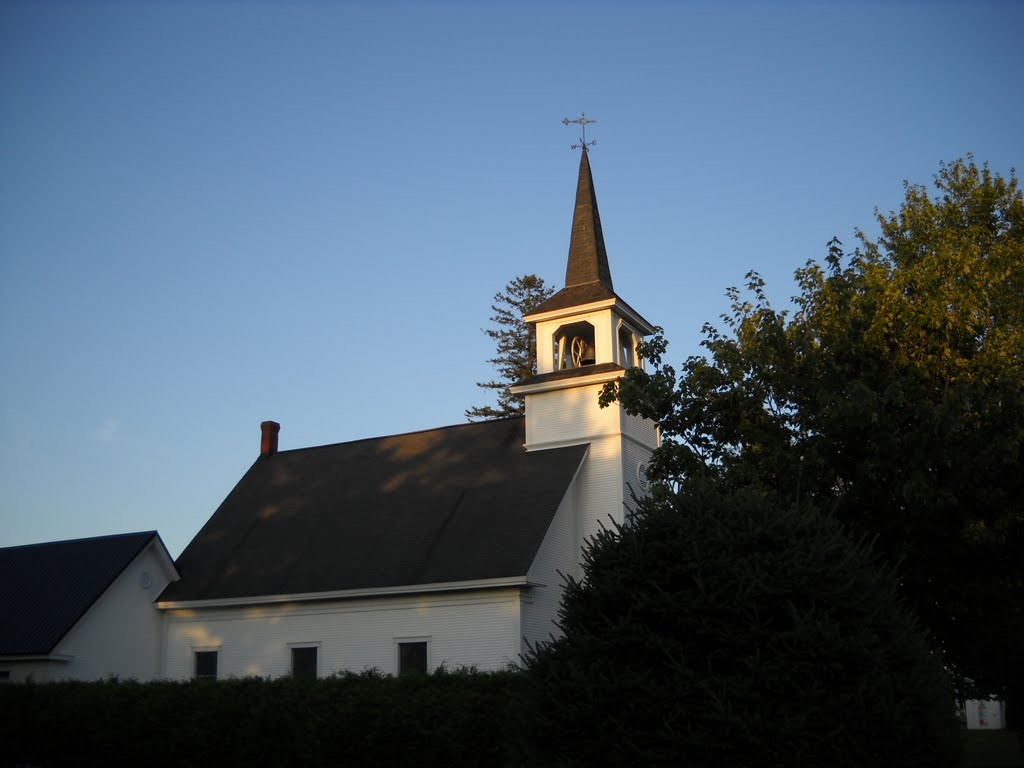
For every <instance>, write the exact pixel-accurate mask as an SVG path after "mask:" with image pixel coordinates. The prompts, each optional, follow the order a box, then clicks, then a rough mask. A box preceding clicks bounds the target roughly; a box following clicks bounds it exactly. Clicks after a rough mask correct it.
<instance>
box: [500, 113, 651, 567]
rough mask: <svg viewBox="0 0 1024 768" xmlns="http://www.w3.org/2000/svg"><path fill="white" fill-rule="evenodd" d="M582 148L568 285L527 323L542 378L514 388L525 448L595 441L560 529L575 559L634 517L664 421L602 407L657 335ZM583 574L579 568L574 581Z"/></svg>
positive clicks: (617, 406)
mask: <svg viewBox="0 0 1024 768" xmlns="http://www.w3.org/2000/svg"><path fill="white" fill-rule="evenodd" d="M564 122H566V123H570V122H571V123H577V122H578V123H580V124H581V125H584V126H585V125H586V124H587V123H589V122H593V121H592V120H587V119H586V118H583V117H581V118H580V119H579V120H568V119H566V120H565V121H564ZM580 146H582V148H583V155H582V157H580V170H579V180H578V181H577V184H576V207H575V209H574V210H573V215H572V234H571V236H570V239H569V261H568V264H567V265H566V269H565V287H563V288H562V290H560V291H558V293H556V294H555V295H554V296H552V297H551V298H549V299H548V300H547V301H545V302H544V303H543V304H541V305H540V306H539V307H537V308H536V309H534V310H533V311H532V312H530V313H529V314H528V315H526V316H525V317H524V318H523V319H524V320H525V321H526V322H528V323H530V324H532V325H533V326H534V328H535V329H536V338H537V373H536V374H535V375H534V376H531V377H530V378H528V379H527V380H525V381H521V382H519V383H518V384H515V385H514V386H512V387H511V388H510V389H511V392H512V393H513V394H515V395H522V396H523V398H524V399H525V409H526V443H525V446H524V447H525V448H526V450H527V451H544V450H547V449H549V448H558V447H561V446H566V445H575V444H579V443H587V444H589V448H588V449H587V454H586V457H585V458H584V460H583V464H582V465H581V466H580V470H579V475H578V476H577V479H576V482H575V486H574V489H573V492H572V493H568V494H566V498H565V501H564V502H563V503H564V504H565V505H566V510H567V511H568V512H569V515H570V519H568V520H567V521H566V522H565V523H564V525H563V527H561V528H559V531H560V534H559V535H560V536H561V537H562V538H560V539H559V541H560V542H562V545H565V546H567V548H572V549H574V550H575V554H576V555H578V553H580V552H582V551H583V550H584V549H585V547H586V546H587V543H588V542H589V541H590V540H591V539H592V537H593V536H596V535H597V534H598V533H599V532H600V531H601V529H602V526H604V525H606V524H607V521H608V520H609V519H610V520H613V521H614V522H616V523H619V524H621V523H623V522H624V521H625V520H626V519H628V516H629V515H630V514H632V512H631V510H633V508H634V499H635V498H636V496H637V495H638V494H639V495H642V494H643V493H645V492H646V490H647V488H646V479H645V478H646V474H645V472H646V466H647V463H648V461H649V460H650V457H651V452H652V451H653V450H654V448H656V447H657V445H658V427H657V425H656V424H654V423H653V422H651V421H648V420H646V419H643V418H641V417H639V416H635V415H631V414H629V413H626V411H625V410H624V409H623V407H622V404H621V403H613V404H611V405H610V406H609V407H605V408H602V407H601V404H600V395H601V392H602V390H603V389H604V386H605V385H606V384H608V383H609V382H614V381H617V380H619V379H621V378H622V377H623V376H624V375H625V374H626V371H627V370H628V369H630V368H634V367H637V366H643V360H641V359H640V357H639V355H638V354H637V344H638V342H639V341H640V340H642V339H643V338H644V337H645V336H649V335H650V334H652V333H654V332H655V328H654V326H653V325H651V323H649V322H648V321H647V320H645V319H644V318H643V316H642V315H641V314H640V313H639V312H637V311H636V310H635V309H633V308H632V307H631V306H629V304H627V303H626V302H625V301H623V300H622V299H621V298H620V297H619V296H618V295H617V294H616V293H615V291H614V290H613V289H612V272H611V269H610V268H609V266H608V254H607V252H606V251H605V245H604V233H603V232H602V231H601V217H600V215H599V214H598V212H597V195H596V194H595V193H594V179H593V176H592V175H591V172H590V155H589V153H588V151H587V146H588V142H587V141H586V138H585V137H584V138H582V139H581V140H580V144H577V145H576V148H580ZM552 525H554V524H552ZM581 574H582V565H578V567H577V570H576V573H575V574H574V575H575V576H576V577H577V578H579V577H580V575H581Z"/></svg>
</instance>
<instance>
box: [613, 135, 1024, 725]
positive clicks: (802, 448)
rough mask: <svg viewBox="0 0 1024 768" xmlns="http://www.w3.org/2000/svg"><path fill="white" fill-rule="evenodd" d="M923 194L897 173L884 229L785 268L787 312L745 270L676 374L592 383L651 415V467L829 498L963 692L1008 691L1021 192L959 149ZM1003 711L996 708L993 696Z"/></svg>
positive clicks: (1013, 648)
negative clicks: (932, 191) (790, 280)
mask: <svg viewBox="0 0 1024 768" xmlns="http://www.w3.org/2000/svg"><path fill="white" fill-rule="evenodd" d="M934 181H935V187H936V190H937V193H938V194H937V195H936V196H935V197H934V198H932V197H930V196H929V194H928V191H927V190H926V189H925V187H923V186H920V185H913V184H909V183H908V184H905V191H906V195H905V200H904V202H903V204H902V206H901V208H900V211H899V212H898V213H896V212H891V213H889V214H888V215H882V214H877V220H878V224H879V226H880V230H881V233H880V235H879V237H878V238H877V240H872V239H871V238H870V237H868V235H867V234H865V233H864V232H858V239H859V246H858V247H857V249H855V250H854V252H853V253H852V254H851V255H849V256H848V255H846V254H844V253H843V251H842V249H841V246H840V243H839V242H838V241H837V240H833V241H832V242H831V243H829V251H828V255H827V257H826V259H825V264H824V265H821V264H818V263H816V262H813V261H811V262H808V263H807V264H806V266H804V267H803V268H802V269H800V270H798V271H797V273H796V281H797V286H798V288H799V294H798V295H797V296H796V297H795V298H794V299H793V301H794V311H793V312H792V313H790V312H788V311H778V310H775V309H774V308H772V306H771V305H770V303H769V301H768V299H767V297H766V294H765V290H764V283H763V281H762V280H761V279H760V278H759V277H758V276H757V275H756V273H751V274H749V275H748V284H747V291H746V292H744V293H741V292H740V291H738V290H736V289H730V290H729V291H728V292H727V295H728V296H729V298H730V299H731V311H730V312H729V313H728V314H727V315H723V320H724V322H725V324H726V326H727V327H726V330H725V331H724V332H721V331H719V330H718V329H716V328H714V327H712V326H710V325H706V326H705V328H704V334H705V339H704V341H703V345H704V347H705V348H706V350H707V353H708V356H707V357H706V358H705V357H691V358H689V359H688V360H687V361H686V362H685V364H684V365H683V367H682V370H681V375H680V376H679V379H678V381H677V380H676V373H675V371H674V369H673V368H672V367H671V366H668V365H662V364H661V361H662V357H663V355H664V353H665V342H664V339H662V338H660V337H658V338H655V339H654V340H653V342H652V343H650V344H648V345H646V347H645V348H644V349H643V350H642V351H643V352H644V353H646V355H647V357H648V359H650V360H652V362H653V363H654V365H653V368H652V370H651V371H650V372H644V371H640V370H637V369H634V370H631V371H629V372H628V373H627V374H626V378H625V380H624V381H623V383H622V385H621V386H619V387H609V388H607V389H606V391H605V392H604V393H603V395H602V397H603V400H604V401H605V402H608V401H610V400H613V399H615V398H619V399H621V401H622V403H623V405H624V407H625V408H626V410H627V411H630V412H633V413H640V414H643V415H645V416H647V417H649V418H651V419H653V420H655V421H656V422H657V423H658V424H659V426H660V427H661V430H662V439H663V445H662V447H661V448H660V449H659V450H658V451H657V452H656V456H655V459H654V462H653V465H652V468H651V472H650V474H651V476H652V478H654V479H660V480H661V481H663V482H667V483H668V484H669V485H670V486H679V485H680V484H682V485H685V484H686V483H687V482H689V481H691V480H692V479H694V478H698V477H712V478H715V479H717V480H718V481H720V482H724V483H726V484H728V485H730V486H733V487H742V486H755V487H759V488H762V489H765V490H766V491H768V492H771V493H772V494H774V495H775V496H776V497H777V498H778V499H780V500H784V501H786V502H787V503H789V504H793V505H797V504H799V505H801V506H803V505H804V504H808V503H814V504H816V505H818V506H819V507H821V508H825V509H834V510H835V513H836V515H837V516H838V517H839V518H840V519H841V520H842V521H843V522H844V523H845V524H846V525H848V526H849V527H850V529H851V530H852V531H854V532H855V533H857V534H863V535H870V536H873V537H876V539H877V545H878V547H879V548H880V551H881V552H882V553H884V555H885V556H886V557H887V559H888V561H889V562H891V563H899V574H900V575H899V579H900V583H901V588H902V590H903V593H904V594H905V595H906V597H907V598H908V600H909V601H910V604H911V605H912V606H913V608H914V610H915V611H916V612H917V614H918V615H919V616H920V617H921V619H922V620H923V621H924V623H925V625H926V626H927V628H928V629H929V630H930V632H931V633H932V636H933V642H934V643H935V647H936V648H937V649H938V650H940V651H941V652H942V653H943V654H944V657H945V659H946V661H947V663H948V664H950V665H951V667H952V668H953V669H955V670H956V672H958V673H959V674H960V675H962V676H963V678H964V679H963V680H962V681H961V682H962V684H963V685H964V686H965V689H964V690H967V689H968V688H969V687H970V686H969V683H971V682H973V683H974V692H976V693H992V692H995V693H999V694H1002V695H1007V696H1009V697H1011V698H1014V699H1016V697H1017V696H1020V695H1021V694H1024V679H1022V676H1024V453H1022V449H1021V446H1022V443H1024V201H1022V197H1021V192H1020V190H1019V188H1018V182H1017V179H1016V177H1015V175H1014V174H1013V172H1012V171H1011V175H1010V178H1009V179H1004V178H1001V177H1000V176H998V175H993V174H992V173H991V172H990V171H989V169H988V166H987V165H983V166H981V167H979V166H978V165H977V164H976V163H975V162H974V159H973V158H972V157H971V156H969V155H968V156H967V158H966V159H960V160H956V161H954V162H952V163H948V164H942V165H941V167H940V171H939V173H938V174H937V175H936V176H935V179H934ZM1009 709H1010V710H1012V709H1013V704H1012V703H1011V706H1010V708H1009Z"/></svg>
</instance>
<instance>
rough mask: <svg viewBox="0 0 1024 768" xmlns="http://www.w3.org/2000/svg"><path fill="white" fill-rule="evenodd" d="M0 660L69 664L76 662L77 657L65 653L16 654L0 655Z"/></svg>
mask: <svg viewBox="0 0 1024 768" xmlns="http://www.w3.org/2000/svg"><path fill="white" fill-rule="evenodd" d="M0 659H2V660H3V661H4V662H11V661H53V662H56V663H58V664H67V663H68V662H70V661H74V659H75V657H74V656H69V655H67V654H64V653H14V654H10V655H0Z"/></svg>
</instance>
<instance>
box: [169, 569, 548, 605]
mask: <svg viewBox="0 0 1024 768" xmlns="http://www.w3.org/2000/svg"><path fill="white" fill-rule="evenodd" d="M529 586H531V584H530V583H529V582H528V581H527V580H526V577H525V576H515V577H511V578H502V579H475V580H471V581H440V582H435V583H433V584H406V585H401V586H396V587H373V588H370V589H339V590H332V591H326V592H298V593H294V594H285V595H253V596H250V597H224V598H214V599H212V600H161V601H159V602H158V603H157V604H156V607H157V608H159V609H161V610H165V611H167V610H174V609H178V608H232V607H236V606H246V605H267V604H271V603H303V602H311V601H314V600H350V599H353V598H365V597H389V596H396V595H417V594H424V593H430V592H463V591H466V590H478V589H501V588H503V587H529Z"/></svg>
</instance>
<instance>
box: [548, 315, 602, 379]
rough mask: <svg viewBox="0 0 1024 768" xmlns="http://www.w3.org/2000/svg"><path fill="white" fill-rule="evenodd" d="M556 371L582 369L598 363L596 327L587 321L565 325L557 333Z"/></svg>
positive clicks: (555, 338) (555, 340)
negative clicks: (595, 342)
mask: <svg viewBox="0 0 1024 768" xmlns="http://www.w3.org/2000/svg"><path fill="white" fill-rule="evenodd" d="M554 342H555V370H558V371H560V370H562V369H564V368H582V367H583V366H585V365H594V363H596V362H597V349H596V347H595V346H594V326H592V325H591V324H590V323H588V322H586V321H581V322H578V323H572V324H570V325H563V326H561V327H560V328H559V329H558V330H557V331H555V337H554Z"/></svg>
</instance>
